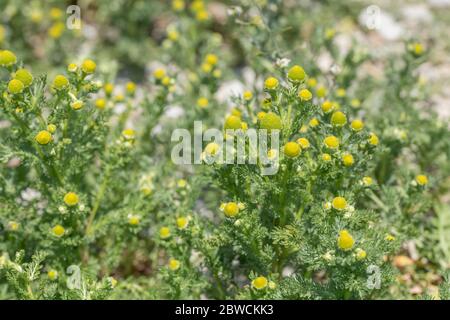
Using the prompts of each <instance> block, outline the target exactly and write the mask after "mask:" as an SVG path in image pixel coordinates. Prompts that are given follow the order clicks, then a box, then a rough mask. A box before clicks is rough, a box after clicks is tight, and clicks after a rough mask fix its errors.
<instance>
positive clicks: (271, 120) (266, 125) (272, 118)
mask: <svg viewBox="0 0 450 320" xmlns="http://www.w3.org/2000/svg"><path fill="white" fill-rule="evenodd" d="M260 128H261V129H267V130H268V131H270V130H281V128H282V124H281V118H280V117H279V116H278V115H277V114H276V113H273V112H268V113H266V114H265V115H264V116H263V117H262V119H260Z"/></svg>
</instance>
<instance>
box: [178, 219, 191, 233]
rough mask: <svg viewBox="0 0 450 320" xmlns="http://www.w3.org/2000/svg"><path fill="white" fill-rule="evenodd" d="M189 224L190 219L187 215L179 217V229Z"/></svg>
mask: <svg viewBox="0 0 450 320" xmlns="http://www.w3.org/2000/svg"><path fill="white" fill-rule="evenodd" d="M188 224H189V219H188V218H186V217H179V218H177V227H178V229H181V230H182V229H186V227H187V226H188Z"/></svg>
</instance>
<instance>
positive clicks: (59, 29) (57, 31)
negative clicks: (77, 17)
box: [48, 21, 66, 39]
mask: <svg viewBox="0 0 450 320" xmlns="http://www.w3.org/2000/svg"><path fill="white" fill-rule="evenodd" d="M65 28H66V26H65V24H64V23H63V22H61V21H59V22H56V23H54V24H52V26H51V27H50V29H48V35H49V36H50V37H51V38H53V39H58V38H60V37H61V36H62V34H63V32H64V30H65Z"/></svg>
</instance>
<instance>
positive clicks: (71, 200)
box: [64, 192, 79, 207]
mask: <svg viewBox="0 0 450 320" xmlns="http://www.w3.org/2000/svg"><path fill="white" fill-rule="evenodd" d="M78 201H79V198H78V195H77V194H76V193H75V192H67V193H66V194H65V196H64V203H65V204H66V205H68V206H69V207H73V206H76V205H77V204H78Z"/></svg>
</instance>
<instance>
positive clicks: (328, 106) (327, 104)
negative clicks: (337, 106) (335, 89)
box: [322, 100, 334, 113]
mask: <svg viewBox="0 0 450 320" xmlns="http://www.w3.org/2000/svg"><path fill="white" fill-rule="evenodd" d="M333 108H334V105H333V103H332V102H331V101H328V100H326V101H324V102H323V103H322V111H323V112H324V113H329V112H331V111H333Z"/></svg>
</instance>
